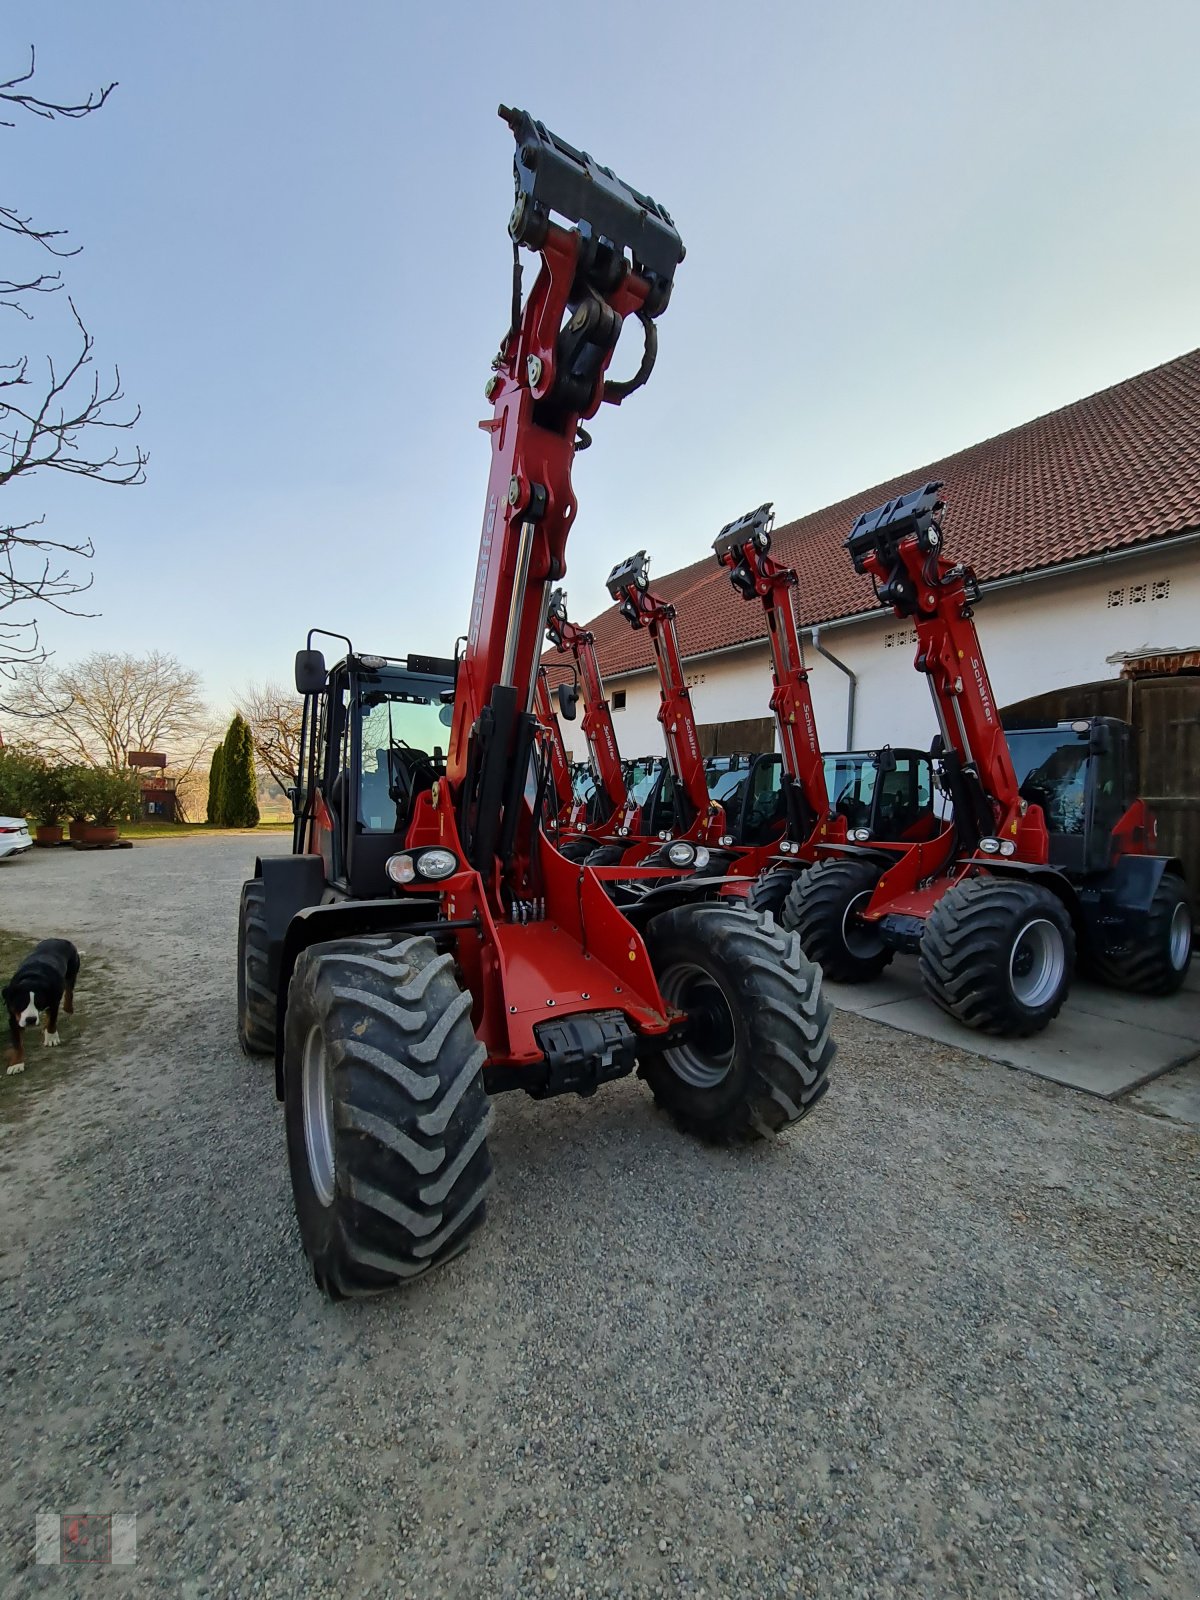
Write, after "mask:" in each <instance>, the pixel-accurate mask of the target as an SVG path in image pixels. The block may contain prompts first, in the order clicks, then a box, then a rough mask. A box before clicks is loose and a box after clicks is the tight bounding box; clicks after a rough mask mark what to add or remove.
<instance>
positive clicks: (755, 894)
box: [743, 867, 797, 922]
mask: <svg viewBox="0 0 1200 1600" xmlns="http://www.w3.org/2000/svg"><path fill="white" fill-rule="evenodd" d="M796 876H797V875H796V872H795V871H794V870H793V868H791V867H767V868H766V869H765V871H763V872H760V873H759V875H758V877H757V878H755V880H754V882H753V883H752V884H751V885H750V893H749V894H748V895H747V896H746V899H745V901H744V902H743V904H744V905H745V907H746V909H747V910H748V911H769V912H770V913H771V915H772V916H773V917H774V918H775V921H776V922H782V921H783V908H784V906H785V905H786V904H787V897H788V895H789V894H791V892H792V885H793V884H794V883H795V882H796Z"/></svg>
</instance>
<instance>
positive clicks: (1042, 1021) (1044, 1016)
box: [920, 877, 1075, 1039]
mask: <svg viewBox="0 0 1200 1600" xmlns="http://www.w3.org/2000/svg"><path fill="white" fill-rule="evenodd" d="M920 968H921V977H922V979H923V980H924V983H925V988H926V990H927V991H928V993H929V995H930V996H931V998H932V999H934V1000H936V1002H937V1003H938V1005H939V1006H941V1008H942V1010H943V1011H946V1012H948V1013H949V1014H950V1016H952V1017H956V1018H957V1019H958V1021H959V1022H964V1023H966V1025H967V1027H969V1028H977V1029H978V1030H979V1031H980V1032H981V1033H994V1034H999V1035H1000V1036H1002V1037H1004V1038H1009V1039H1023V1038H1028V1036H1029V1035H1030V1034H1034V1033H1040V1032H1041V1031H1042V1029H1043V1028H1044V1027H1046V1025H1047V1024H1048V1023H1050V1022H1052V1021H1053V1019H1054V1018H1055V1017H1056V1016H1057V1015H1058V1013H1059V1011H1060V1009H1061V1008H1062V1003H1063V1001H1064V1000H1065V999H1066V997H1067V991H1068V989H1069V988H1070V987H1071V978H1072V976H1073V975H1074V972H1075V930H1074V929H1073V928H1072V926H1071V918H1070V916H1069V914H1068V912H1067V909H1066V907H1065V906H1064V905H1063V903H1062V901H1061V900H1060V899H1059V898H1058V896H1057V895H1056V894H1053V893H1052V892H1051V891H1050V890H1049V889H1044V888H1042V887H1040V886H1039V885H1038V884H1033V883H1022V882H1020V880H1018V879H1014V878H1001V877H978V878H967V879H965V880H964V881H963V882H962V883H957V884H955V885H954V887H953V888H952V889H949V890H947V892H946V893H945V894H944V895H943V896H942V898H941V899H940V900H939V901H938V903H937V905H935V906H934V908H933V910H932V912H931V913H930V915H929V918H928V920H927V921H926V923H925V931H924V933H923V934H922V936H921V951H920Z"/></svg>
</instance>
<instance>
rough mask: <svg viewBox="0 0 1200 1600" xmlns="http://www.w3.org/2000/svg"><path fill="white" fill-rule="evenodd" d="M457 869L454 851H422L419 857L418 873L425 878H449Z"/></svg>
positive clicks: (456, 858)
mask: <svg viewBox="0 0 1200 1600" xmlns="http://www.w3.org/2000/svg"><path fill="white" fill-rule="evenodd" d="M457 868H458V857H457V856H456V855H455V854H454V851H453V850H422V851H421V854H420V855H419V856H418V857H417V871H418V872H419V873H420V875H421V876H422V877H423V878H448V877H449V876H450V874H451V873H452V872H454V871H456V870H457Z"/></svg>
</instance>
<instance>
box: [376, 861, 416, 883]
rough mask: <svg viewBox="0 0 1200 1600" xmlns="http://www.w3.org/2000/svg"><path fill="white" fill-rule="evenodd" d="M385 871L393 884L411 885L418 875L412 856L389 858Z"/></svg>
mask: <svg viewBox="0 0 1200 1600" xmlns="http://www.w3.org/2000/svg"><path fill="white" fill-rule="evenodd" d="M384 871H385V872H386V873H387V875H388V877H389V878H390V879H391V880H392V882H393V883H411V882H412V881H413V879H414V878H415V877H416V875H417V869H416V867H415V866H414V865H413V858H412V857H411V856H389V857H388V858H387V861H386V863H385V865H384Z"/></svg>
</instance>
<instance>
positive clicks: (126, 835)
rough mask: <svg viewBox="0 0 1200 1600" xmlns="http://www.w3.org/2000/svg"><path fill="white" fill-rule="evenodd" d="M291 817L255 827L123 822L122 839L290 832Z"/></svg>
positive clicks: (190, 823)
mask: <svg viewBox="0 0 1200 1600" xmlns="http://www.w3.org/2000/svg"><path fill="white" fill-rule="evenodd" d="M291 831H292V822H291V818H290V817H288V818H282V817H281V818H279V819H278V820H271V821H265V822H260V823H259V825H258V827H257V828H215V827H213V826H212V824H211V823H208V822H123V823H122V824H121V837H122V839H191V838H199V837H200V836H201V835H203V834H206V833H290V832H291Z"/></svg>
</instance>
